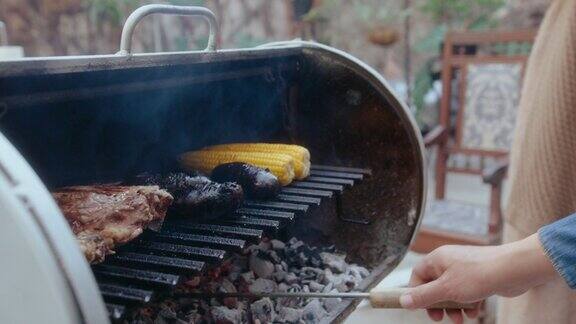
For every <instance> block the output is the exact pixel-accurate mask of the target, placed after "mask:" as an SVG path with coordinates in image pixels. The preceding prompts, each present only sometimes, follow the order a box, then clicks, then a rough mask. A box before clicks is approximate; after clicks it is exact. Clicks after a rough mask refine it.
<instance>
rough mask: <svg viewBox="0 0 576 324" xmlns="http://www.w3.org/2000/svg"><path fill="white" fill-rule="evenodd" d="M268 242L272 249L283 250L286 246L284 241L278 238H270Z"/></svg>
mask: <svg viewBox="0 0 576 324" xmlns="http://www.w3.org/2000/svg"><path fill="white" fill-rule="evenodd" d="M270 244H271V245H272V248H273V249H274V250H283V249H284V248H285V247H286V244H285V243H284V242H282V241H278V240H271V241H270Z"/></svg>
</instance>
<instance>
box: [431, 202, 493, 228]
mask: <svg viewBox="0 0 576 324" xmlns="http://www.w3.org/2000/svg"><path fill="white" fill-rule="evenodd" d="M488 221H489V210H488V207H485V206H479V205H473V204H466V203H461V202H456V201H447V200H436V201H432V202H431V203H430V204H429V206H428V209H427V212H426V214H425V215H424V219H422V225H423V226H426V227H428V228H431V229H436V230H442V231H448V232H453V233H458V234H470V235H476V236H484V235H487V234H488Z"/></svg>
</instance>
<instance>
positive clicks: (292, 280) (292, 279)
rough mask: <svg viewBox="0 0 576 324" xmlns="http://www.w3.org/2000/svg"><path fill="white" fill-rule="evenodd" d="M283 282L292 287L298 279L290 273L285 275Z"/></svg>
mask: <svg viewBox="0 0 576 324" xmlns="http://www.w3.org/2000/svg"><path fill="white" fill-rule="evenodd" d="M284 281H286V283H287V284H289V285H292V284H294V283H297V282H298V277H297V276H296V275H295V274H294V273H292V272H290V273H288V274H287V275H286V278H284Z"/></svg>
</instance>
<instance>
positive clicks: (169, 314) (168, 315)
mask: <svg viewBox="0 0 576 324" xmlns="http://www.w3.org/2000/svg"><path fill="white" fill-rule="evenodd" d="M158 315H159V316H160V317H162V318H163V319H166V320H175V319H176V318H177V316H176V312H175V311H174V310H173V309H172V308H170V307H167V306H166V305H162V306H161V309H160V312H159V313H158Z"/></svg>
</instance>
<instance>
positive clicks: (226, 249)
mask: <svg viewBox="0 0 576 324" xmlns="http://www.w3.org/2000/svg"><path fill="white" fill-rule="evenodd" d="M371 173H372V172H371V171H370V170H368V169H355V168H346V167H332V166H321V165H312V168H311V172H310V175H311V176H310V177H308V178H307V179H306V180H305V181H298V182H294V183H292V184H291V185H290V186H287V187H284V188H282V192H281V193H280V195H278V197H277V198H276V199H274V200H267V201H262V200H258V201H255V200H252V201H246V202H245V203H244V206H242V207H241V208H239V209H238V210H237V211H236V212H235V214H236V216H235V217H231V218H224V219H219V220H216V221H212V222H204V223H194V222H193V221H190V220H185V219H182V218H179V219H177V220H168V221H167V222H165V224H164V226H163V228H162V231H161V232H151V231H147V232H145V233H144V234H142V235H141V236H140V237H139V238H138V239H137V240H135V241H133V242H130V243H128V244H126V245H125V246H123V247H122V248H121V249H119V251H118V253H117V254H116V255H113V256H110V257H108V258H107V259H106V260H105V261H104V263H102V264H97V265H94V266H93V267H92V268H93V271H94V274H95V276H96V279H97V281H98V283H99V287H100V290H101V293H102V296H103V298H104V301H105V302H106V308H107V310H108V313H109V316H110V319H111V320H112V321H119V320H121V319H122V318H123V316H124V315H125V314H126V311H127V310H128V309H129V308H130V307H133V306H138V305H142V304H145V303H148V302H150V301H151V300H153V299H154V297H155V296H157V295H158V294H157V292H162V291H163V290H166V289H170V288H172V287H174V286H176V285H177V284H178V282H179V281H180V276H181V275H189V274H197V273H201V272H203V271H205V270H207V269H208V268H209V267H210V266H217V265H218V264H220V263H221V262H222V261H223V260H225V258H226V256H227V254H228V253H233V252H240V251H242V249H244V247H245V246H246V245H247V243H257V242H259V241H260V240H261V239H262V237H263V236H264V235H267V236H269V237H272V236H274V235H276V234H277V233H278V232H279V231H281V230H282V229H283V228H284V227H285V226H287V225H289V224H290V223H292V222H293V221H294V220H295V218H296V217H300V216H302V215H305V214H306V213H308V212H310V211H311V210H314V209H315V208H318V206H320V205H321V204H322V202H323V201H324V200H329V199H332V198H337V200H339V199H340V198H339V195H340V194H341V193H342V192H344V191H345V190H346V189H347V188H350V187H352V186H353V185H355V184H356V183H357V182H358V181H361V180H363V179H364V178H365V177H366V176H370V175H371Z"/></svg>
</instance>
